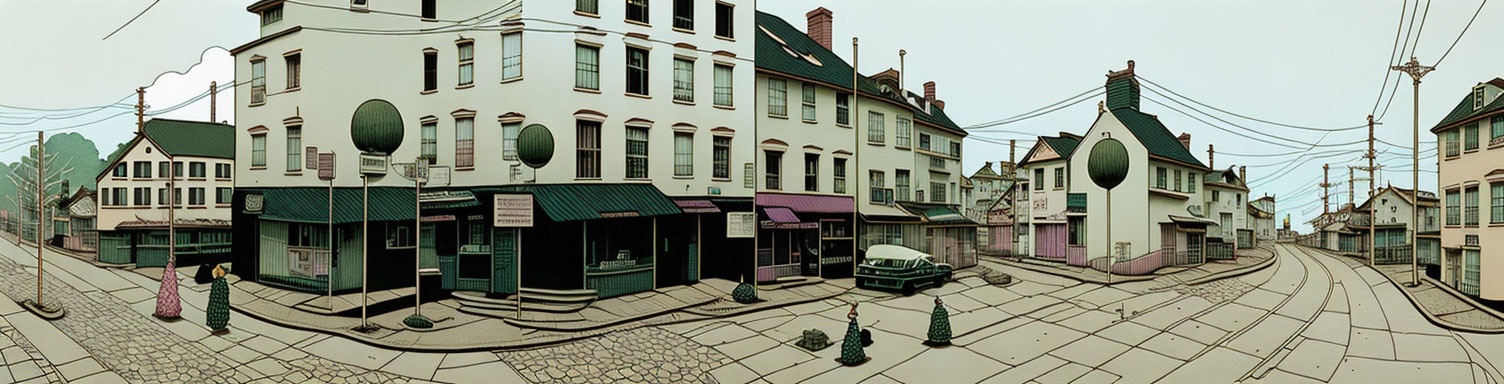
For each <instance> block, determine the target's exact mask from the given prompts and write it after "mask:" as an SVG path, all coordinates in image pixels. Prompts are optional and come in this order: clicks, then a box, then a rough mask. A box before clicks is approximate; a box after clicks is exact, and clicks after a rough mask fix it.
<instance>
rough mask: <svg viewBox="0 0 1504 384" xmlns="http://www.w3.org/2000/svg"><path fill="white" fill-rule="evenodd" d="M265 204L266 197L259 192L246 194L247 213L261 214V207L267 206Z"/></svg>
mask: <svg viewBox="0 0 1504 384" xmlns="http://www.w3.org/2000/svg"><path fill="white" fill-rule="evenodd" d="M265 204H266V197H265V196H262V195H261V194H259V193H258V194H247V195H245V213H248V214H252V215H260V214H261V209H262V208H263V207H264V206H265Z"/></svg>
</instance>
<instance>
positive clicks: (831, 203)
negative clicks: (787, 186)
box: [757, 193, 856, 213]
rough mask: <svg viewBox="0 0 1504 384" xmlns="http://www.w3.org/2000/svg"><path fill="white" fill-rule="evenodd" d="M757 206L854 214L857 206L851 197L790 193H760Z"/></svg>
mask: <svg viewBox="0 0 1504 384" xmlns="http://www.w3.org/2000/svg"><path fill="white" fill-rule="evenodd" d="M757 205H758V206H762V207H783V208H788V209H790V210H793V211H794V212H807V213H852V212H853V211H854V210H855V208H856V206H855V203H854V202H853V200H852V198H851V196H822V195H800V194H790V193H758V194H757Z"/></svg>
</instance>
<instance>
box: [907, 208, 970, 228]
mask: <svg viewBox="0 0 1504 384" xmlns="http://www.w3.org/2000/svg"><path fill="white" fill-rule="evenodd" d="M900 204H901V205H903V208H904V209H906V210H908V211H909V212H914V213H918V214H919V215H920V216H924V221H925V224H927V225H962V226H976V225H977V222H975V221H972V220H971V219H969V218H966V215H963V214H961V212H960V211H957V210H956V207H955V206H953V205H949V204H931V203H900Z"/></svg>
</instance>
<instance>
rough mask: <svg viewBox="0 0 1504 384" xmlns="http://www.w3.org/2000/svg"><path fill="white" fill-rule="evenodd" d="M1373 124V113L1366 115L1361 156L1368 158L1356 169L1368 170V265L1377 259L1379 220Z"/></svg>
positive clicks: (1417, 207)
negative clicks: (1365, 140)
mask: <svg viewBox="0 0 1504 384" xmlns="http://www.w3.org/2000/svg"><path fill="white" fill-rule="evenodd" d="M1373 125H1374V122H1373V115H1368V152H1364V153H1363V158H1366V159H1368V166H1367V167H1358V169H1362V170H1365V171H1368V265H1369V266H1372V265H1374V264H1375V262H1376V260H1378V252H1379V248H1378V238H1377V237H1375V236H1376V234H1377V233H1378V230H1377V227H1378V224H1379V221H1378V218H1377V217H1375V216H1376V215H1375V208H1377V207H1376V206H1375V204H1374V203H1373V197H1374V195H1376V194H1378V184H1377V183H1375V182H1374V178H1373V172H1374V170H1375V169H1376V168H1375V167H1374V165H1373V160H1374V158H1375V157H1376V155H1377V154H1375V153H1374V152H1373ZM1416 209H1419V205H1417V206H1416Z"/></svg>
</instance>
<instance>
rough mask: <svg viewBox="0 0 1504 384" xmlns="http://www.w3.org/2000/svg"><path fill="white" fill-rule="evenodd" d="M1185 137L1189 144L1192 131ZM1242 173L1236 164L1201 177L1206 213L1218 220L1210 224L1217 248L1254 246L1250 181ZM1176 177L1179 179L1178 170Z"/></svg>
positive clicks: (1210, 236)
mask: <svg viewBox="0 0 1504 384" xmlns="http://www.w3.org/2000/svg"><path fill="white" fill-rule="evenodd" d="M1181 137H1182V138H1183V139H1182V142H1184V143H1187V145H1189V144H1188V143H1189V142H1190V140H1189V135H1182V136H1181ZM1242 174H1243V171H1239V172H1234V171H1233V168H1228V169H1225V170H1218V171H1212V172H1207V173H1206V174H1204V175H1202V178H1201V180H1202V185H1204V186H1205V188H1204V189H1205V192H1204V193H1202V196H1203V198H1204V199H1205V201H1204V204H1206V208H1205V209H1204V210H1203V212H1204V214H1205V216H1204V217H1206V218H1207V219H1211V220H1215V221H1216V222H1217V224H1215V225H1211V226H1208V227H1207V231H1206V239H1207V241H1208V244H1209V245H1210V247H1213V248H1216V251H1217V252H1226V251H1227V250H1226V249H1225V248H1226V245H1236V246H1237V248H1249V247H1252V246H1253V230H1252V229H1250V228H1249V226H1248V206H1247V204H1248V200H1247V199H1246V197H1247V196H1248V185H1247V183H1245V182H1244V181H1243V177H1242ZM1194 178H1195V177H1194V176H1191V179H1194ZM1176 179H1177V180H1178V179H1179V175H1178V174H1177V175H1176ZM1187 192H1189V189H1187ZM1208 252H1209V253H1210V252H1212V251H1211V250H1209V251H1208ZM1227 257H1230V256H1227Z"/></svg>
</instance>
